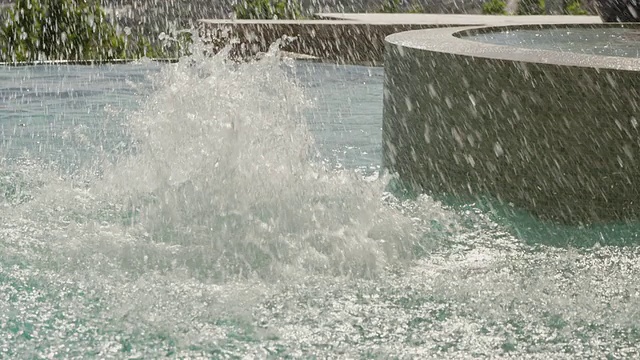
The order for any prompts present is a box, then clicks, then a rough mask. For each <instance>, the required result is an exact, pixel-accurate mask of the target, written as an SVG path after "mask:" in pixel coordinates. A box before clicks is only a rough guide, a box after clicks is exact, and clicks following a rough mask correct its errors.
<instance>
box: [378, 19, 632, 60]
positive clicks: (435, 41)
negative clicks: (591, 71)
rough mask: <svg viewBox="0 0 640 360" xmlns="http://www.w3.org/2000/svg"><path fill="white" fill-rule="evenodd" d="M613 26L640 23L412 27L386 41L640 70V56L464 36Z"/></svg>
mask: <svg viewBox="0 0 640 360" xmlns="http://www.w3.org/2000/svg"><path fill="white" fill-rule="evenodd" d="M576 27H579V28H612V27H626V28H634V29H635V28H637V29H640V24H561V25H512V26H480V27H478V26H468V27H454V28H436V29H424V30H412V31H405V32H401V33H396V34H392V35H389V36H387V37H386V38H385V42H387V43H390V44H393V45H397V46H400V47H408V48H413V49H418V50H425V51H434V52H441V53H449V54H454V55H462V56H470V57H479V58H488V59H495V60H506V61H516V62H522V63H536V64H552V65H562V66H576V67H586V68H601V69H614V70H626V71H640V59H637V58H625V57H617V56H605V55H589V54H580V53H570V54H568V53H567V52H560V51H553V50H541V49H527V48H520V47H515V46H509V45H495V44H489V43H483V42H479V41H474V40H468V39H464V38H463V36H464V35H466V34H477V33H486V32H492V31H493V32H495V31H504V30H509V29H557V28H576Z"/></svg>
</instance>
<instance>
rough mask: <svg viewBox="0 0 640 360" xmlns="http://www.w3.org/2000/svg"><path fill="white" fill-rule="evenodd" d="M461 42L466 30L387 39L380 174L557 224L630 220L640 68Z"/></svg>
mask: <svg viewBox="0 0 640 360" xmlns="http://www.w3.org/2000/svg"><path fill="white" fill-rule="evenodd" d="M495 30H499V28H496V29H495ZM460 31H475V30H474V29H471V28H467V29H461V28H457V29H455V28H454V29H451V28H448V29H434V30H419V31H410V32H405V33H400V34H395V35H391V36H389V37H387V39H386V49H385V96H384V120H383V162H384V165H385V167H387V168H388V169H390V170H391V171H393V172H397V173H398V174H399V176H400V178H401V179H404V180H405V181H406V182H408V183H409V184H411V185H413V186H414V187H417V188H419V189H420V190H423V191H426V192H430V193H441V194H450V195H455V196H457V197H460V198H463V199H468V200H473V199H474V198H475V197H476V196H478V195H483V196H484V195H490V196H492V197H495V198H497V199H499V200H501V201H503V202H505V203H512V204H513V205H514V206H516V207H518V208H522V209H526V210H528V211H530V212H532V213H534V214H536V215H538V216H540V217H542V218H547V219H554V220H558V221H561V222H567V223H598V222H610V221H619V220H629V219H638V218H640V59H636V58H619V57H606V56H591V55H583V54H570V55H569V54H567V53H558V52H553V51H544V50H531V49H521V48H514V47H507V46H500V45H490V44H484V43H478V42H472V41H469V40H464V39H462V38H459V37H456V36H454V35H455V34H456V33H459V32H460ZM482 31H487V30H486V29H483V30H482Z"/></svg>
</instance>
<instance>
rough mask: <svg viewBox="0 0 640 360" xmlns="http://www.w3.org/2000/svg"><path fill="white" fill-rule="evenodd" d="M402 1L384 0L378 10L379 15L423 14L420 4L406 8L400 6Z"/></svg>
mask: <svg viewBox="0 0 640 360" xmlns="http://www.w3.org/2000/svg"><path fill="white" fill-rule="evenodd" d="M402 2H403V1H402V0H385V1H384V2H383V3H382V6H381V7H380V9H379V10H378V12H381V13H391V14H393V13H414V14H418V13H423V12H424V9H423V8H422V6H421V5H420V4H415V3H411V4H410V5H408V6H403V5H402Z"/></svg>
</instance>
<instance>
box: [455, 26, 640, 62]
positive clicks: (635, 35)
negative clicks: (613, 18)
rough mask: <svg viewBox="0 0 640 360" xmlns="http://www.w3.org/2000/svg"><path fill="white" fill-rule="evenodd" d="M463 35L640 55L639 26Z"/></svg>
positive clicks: (573, 50) (543, 47) (574, 50)
mask: <svg viewBox="0 0 640 360" xmlns="http://www.w3.org/2000/svg"><path fill="white" fill-rule="evenodd" d="M463 38H464V39H469V40H473V41H480V42H486V43H490V44H496V45H508V46H515V47H522V48H531V49H540V50H553V51H560V52H569V53H579V54H588V55H606V56H620V57H630V58H640V29H638V28H591V29H590V28H557V29H537V30H534V29H514V30H509V31H501V32H492V33H482V34H475V35H470V36H464V37H463Z"/></svg>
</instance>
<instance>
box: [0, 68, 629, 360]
mask: <svg viewBox="0 0 640 360" xmlns="http://www.w3.org/2000/svg"><path fill="white" fill-rule="evenodd" d="M192 60H195V62H193V61H191V62H182V63H179V64H176V65H169V66H157V65H153V64H144V63H142V64H131V65H125V66H105V67H64V68H57V67H54V68H31V69H28V68H23V69H20V71H18V72H16V71H14V70H15V69H13V68H11V69H8V68H5V69H2V70H1V71H2V76H1V77H0V78H1V79H2V83H0V87H2V89H1V93H2V96H3V99H4V101H3V108H2V109H0V126H1V129H2V134H3V136H2V139H3V140H2V141H3V142H2V147H1V149H2V154H3V155H2V157H1V158H2V160H1V161H0V219H2V221H1V222H0V239H1V241H0V294H1V295H0V332H1V333H2V336H0V352H1V353H2V354H3V355H2V357H12V358H16V357H20V358H30V357H33V358H39V357H58V358H87V357H100V358H158V357H172V358H173V357H187V358H188V357H199V356H200V357H206V358H236V357H242V356H248V357H256V358H269V357H270V358H280V357H285V356H289V357H293V358H298V357H299V358H308V357H312V356H317V357H327V356H329V357H343V358H386V357H403V356H404V357H406V358H464V357H469V358H471V357H482V356H486V357H492V358H494V357H501V356H503V357H508V356H516V357H528V358H540V359H547V358H550V357H553V358H563V357H566V358H576V357H603V356H606V355H610V356H612V357H614V358H621V357H631V356H637V349H636V345H635V344H636V343H637V341H638V336H639V333H638V330H637V324H638V316H639V315H638V312H637V310H636V309H637V308H638V305H640V304H638V299H639V293H638V285H637V284H639V283H640V282H639V281H638V280H639V279H638V278H639V274H640V269H639V268H638V267H639V265H637V261H636V260H635V259H636V256H637V248H636V246H635V245H629V246H608V245H596V246H588V247H579V246H569V245H567V244H564V245H563V246H557V244H559V243H562V241H563V239H565V238H567V237H569V238H571V239H572V241H568V242H566V243H571V244H574V245H575V244H579V243H580V239H581V238H582V237H583V236H584V237H588V238H594V237H595V238H598V236H600V238H601V240H603V241H601V243H602V244H606V243H608V241H607V240H610V239H609V238H615V237H616V236H622V235H617V233H616V232H615V231H609V232H598V231H596V230H588V229H587V230H580V231H579V230H578V229H575V230H571V229H568V230H567V229H561V230H562V231H560V230H558V231H555V230H554V231H555V232H554V231H549V232H548V233H549V234H551V235H549V236H555V237H556V240H554V241H549V242H548V243H551V244H555V245H556V246H548V245H545V242H543V241H538V240H540V239H538V240H536V241H531V239H532V238H535V235H536V234H537V233H539V232H540V231H538V229H543V230H545V229H546V230H547V231H548V230H549V229H550V228H552V227H549V226H546V225H544V224H540V223H537V222H535V221H531V220H530V219H525V218H524V217H523V218H511V220H509V221H505V220H501V219H500V218H498V219H497V220H496V216H495V215H493V213H492V212H490V211H485V210H481V209H477V208H476V207H474V206H472V205H470V204H467V205H463V206H444V205H442V204H441V203H439V202H437V201H435V200H433V199H432V198H429V197H425V196H421V197H417V198H409V199H398V198H396V197H394V196H393V195H391V194H389V193H386V192H385V187H386V184H387V182H388V178H386V177H382V178H378V177H376V176H372V172H371V170H372V169H373V170H375V169H377V168H378V166H379V163H378V160H377V155H375V154H379V151H380V149H379V145H377V144H378V141H379V140H378V139H380V125H381V124H380V123H381V94H382V79H381V74H382V71H381V70H380V69H368V68H358V67H335V66H328V65H322V64H306V65H305V64H287V63H282V62H280V61H278V60H276V59H275V58H270V57H267V58H266V59H264V60H261V61H260V62H256V63H249V64H241V65H238V64H228V63H225V61H224V59H223V58H222V57H214V58H211V59H204V58H195V59H192ZM194 64H195V66H194ZM16 79H21V80H20V81H21V82H20V81H17V80H16ZM89 79H90V80H89ZM345 79H349V80H350V81H349V83H347V84H345V82H344V80H345ZM89 81H91V85H89ZM17 83H20V84H21V85H20V89H21V90H16V88H15V86H16V85H15V84H17ZM25 88H29V89H32V91H35V89H36V88H37V89H38V90H37V95H25V96H22V95H21V93H22V92H24V89H25ZM83 89H88V90H87V91H85V90H83ZM32 91H30V92H32ZM59 94H66V95H59ZM20 124H24V125H25V126H21V125H20ZM351 140H353V141H351ZM371 154H374V155H373V156H372V155H371ZM514 219H515V220H514ZM553 229H556V228H553ZM558 229H559V228H558ZM633 233H634V232H633V231H632V230H629V231H627V233H626V234H627V235H624V236H631V235H633ZM598 234H599V235H598ZM629 234H631V235H629ZM614 240H615V239H614ZM631 243H632V244H633V242H631Z"/></svg>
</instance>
